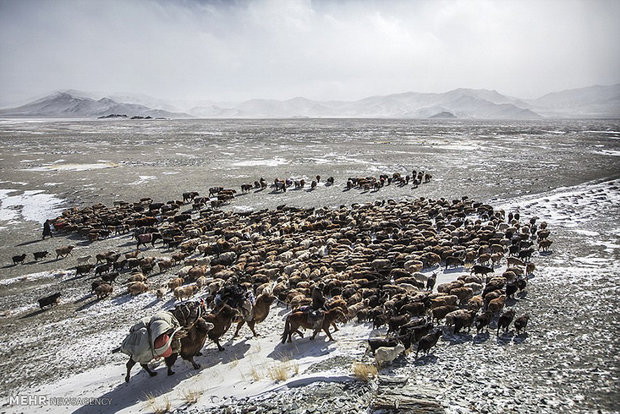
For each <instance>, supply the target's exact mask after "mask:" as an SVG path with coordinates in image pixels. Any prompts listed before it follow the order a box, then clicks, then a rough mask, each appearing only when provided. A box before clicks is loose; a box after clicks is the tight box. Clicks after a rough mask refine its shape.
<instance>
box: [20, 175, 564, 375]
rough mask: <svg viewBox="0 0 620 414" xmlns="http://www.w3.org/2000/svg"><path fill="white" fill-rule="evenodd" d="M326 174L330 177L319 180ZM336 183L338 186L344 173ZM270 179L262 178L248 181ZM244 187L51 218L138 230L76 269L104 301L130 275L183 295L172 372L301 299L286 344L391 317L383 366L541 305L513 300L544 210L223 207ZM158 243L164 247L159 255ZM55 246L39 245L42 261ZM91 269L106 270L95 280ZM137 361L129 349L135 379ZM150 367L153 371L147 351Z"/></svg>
mask: <svg viewBox="0 0 620 414" xmlns="http://www.w3.org/2000/svg"><path fill="white" fill-rule="evenodd" d="M411 177H413V178H411ZM431 178H432V177H431V176H430V174H428V173H424V172H416V171H414V172H413V174H412V176H410V175H405V176H401V175H400V174H398V173H395V174H392V175H389V176H388V175H385V176H380V177H379V178H378V179H377V178H374V177H363V178H361V177H360V178H349V179H348V180H347V184H346V190H350V189H352V188H361V189H363V190H371V189H379V188H381V186H383V185H390V184H397V183H398V184H400V185H403V186H404V185H409V184H410V183H412V185H413V186H417V185H420V184H425V183H428V182H430V180H431ZM318 182H320V177H319V176H317V177H316V180H313V182H312V184H311V189H312V190H314V189H315V188H316V186H317V183H318ZM327 183H328V186H331V185H333V183H334V180H333V178H331V177H330V178H329V179H328V181H327ZM292 185H295V187H296V188H303V187H304V185H305V183H302V182H298V181H297V182H296V181H295V180H286V179H275V180H274V182H273V184H272V185H271V187H272V188H273V191H286V188H287V187H289V186H292ZM265 187H266V182H265V180H264V179H260V180H257V181H256V182H255V183H254V184H253V185H251V184H244V185H243V186H242V188H241V191H250V190H251V189H252V188H255V189H257V191H260V190H262V189H264V188H265ZM235 193H236V191H235V190H233V189H225V188H223V187H212V188H211V189H209V195H208V196H202V197H201V196H200V193H199V192H197V191H188V192H185V193H183V194H182V199H181V200H172V201H168V202H156V201H153V200H152V199H150V198H144V199H141V200H140V201H137V202H125V201H118V202H115V203H114V205H113V206H111V207H107V206H105V205H103V204H101V203H98V204H95V205H92V206H89V207H86V208H82V209H79V208H71V209H68V210H65V211H64V212H63V214H62V215H61V216H60V217H57V218H55V219H54V220H52V225H53V227H54V234H55V237H58V236H61V237H63V236H69V235H72V234H77V235H79V236H81V237H83V238H85V239H87V240H88V241H89V242H90V243H92V244H91V245H90V247H91V248H92V249H96V248H97V242H98V240H101V239H103V238H110V237H118V238H119V241H120V240H126V239H127V237H132V239H133V240H135V243H136V248H135V249H134V248H131V249H129V250H128V251H125V252H121V251H118V250H110V251H100V252H98V253H93V254H92V255H87V256H81V257H77V258H76V259H77V262H78V265H77V266H76V267H75V272H76V277H84V280H85V283H84V289H85V290H91V291H92V292H93V294H94V295H96V297H97V298H98V299H100V300H104V299H105V298H106V297H108V296H110V295H111V294H113V293H114V292H115V291H118V290H119V288H120V289H121V290H122V291H124V293H122V294H128V295H140V294H155V295H156V296H157V297H158V298H160V299H163V298H164V297H166V296H167V295H170V294H172V295H173V296H174V298H175V299H176V300H177V306H175V308H174V309H171V310H170V312H169V313H171V314H172V315H173V316H174V317H175V318H176V320H177V321H178V323H179V328H180V329H178V330H175V331H174V332H168V333H169V334H170V336H173V335H176V336H175V337H174V338H169V339H170V340H171V341H172V345H174V346H172V345H171V351H172V353H170V352H168V354H167V355H163V356H164V357H165V359H166V364H167V366H168V374H169V375H171V374H173V373H174V372H173V371H172V365H173V364H174V361H175V360H176V358H177V357H178V356H181V357H182V358H183V359H186V360H188V361H190V362H191V363H192V365H193V366H194V368H198V367H199V366H200V365H199V364H198V363H197V362H195V361H194V357H196V356H197V355H200V350H201V349H202V348H203V347H204V345H205V342H206V339H207V338H209V339H210V340H211V341H213V342H214V343H215V344H216V345H217V347H218V349H220V350H222V349H223V347H222V346H221V345H220V343H219V339H220V338H221V337H222V335H224V334H225V333H226V332H227V331H228V330H229V328H230V327H231V325H232V324H233V323H237V329H236V332H235V336H236V335H237V334H238V333H239V330H240V329H241V328H242V326H243V325H244V324H247V325H248V326H249V328H250V329H251V331H252V333H253V334H254V335H256V331H255V327H256V325H257V324H260V323H261V322H263V321H264V320H265V319H266V318H267V316H268V315H269V311H270V308H271V307H273V306H286V307H288V308H290V309H291V311H290V314H289V315H288V316H287V317H286V320H285V321H284V324H283V326H282V330H283V333H282V337H281V339H282V342H283V343H285V342H286V341H288V342H291V341H292V340H293V338H294V337H295V335H297V336H298V337H303V331H304V330H305V329H309V330H311V331H313V335H312V339H314V338H315V337H316V336H317V335H319V334H320V333H321V332H324V333H325V335H326V336H327V337H328V339H329V340H337V336H336V335H334V336H332V334H334V333H335V332H336V331H337V330H338V328H337V326H338V324H342V323H365V322H371V323H372V326H373V328H381V327H382V326H387V333H385V334H384V335H381V336H378V337H374V338H370V339H368V347H369V350H370V352H372V353H373V354H374V355H375V358H376V362H377V363H378V364H379V365H384V364H387V363H390V362H392V361H393V360H394V359H395V358H397V357H398V356H399V355H400V354H401V353H403V352H404V351H406V350H415V351H416V358H417V357H418V354H419V353H420V352H422V353H423V354H424V353H428V352H429V351H431V350H432V348H433V347H434V346H435V345H436V344H437V341H438V340H439V338H440V337H441V336H442V334H444V333H446V332H450V331H451V332H453V334H460V332H461V331H462V330H464V329H467V331H470V329H471V328H472V327H473V328H474V329H476V332H477V334H480V333H481V332H483V331H484V330H488V328H489V327H490V326H494V327H495V329H496V330H497V334H498V335H499V334H500V332H502V331H507V330H508V329H510V326H511V324H512V326H513V327H514V329H515V331H516V334H521V333H522V332H524V331H525V329H526V327H527V324H528V321H529V318H530V315H527V314H523V315H518V314H517V313H516V312H515V306H514V305H515V303H517V302H518V298H519V294H520V292H522V291H523V290H525V289H527V281H528V277H529V276H530V275H531V274H532V273H533V272H534V271H535V266H534V264H533V263H532V262H531V257H532V256H533V255H535V253H536V252H537V251H540V250H543V251H546V250H548V248H549V246H550V245H551V243H552V241H551V240H550V239H549V235H550V231H549V229H548V228H547V225H546V223H545V222H539V221H538V219H537V218H536V217H531V218H527V219H525V218H522V217H520V216H519V214H518V213H513V212H508V213H506V212H505V211H503V210H497V209H494V208H493V207H492V206H491V205H488V204H484V203H481V202H476V201H474V200H470V199H469V198H468V197H462V198H459V199H454V200H448V199H444V198H440V199H438V200H434V199H427V198H424V197H420V198H418V199H415V200H412V201H395V200H382V201H375V202H372V203H365V204H353V205H351V206H345V205H342V206H340V207H339V208H327V207H324V208H299V207H289V206H286V205H281V206H279V207H278V208H276V209H273V210H267V209H265V210H260V211H247V212H232V211H226V210H223V209H221V208H220V207H221V206H222V204H223V203H229V202H232V201H233V200H234V194H235ZM128 233H129V234H130V235H131V236H128ZM119 244H120V243H119ZM149 245H150V247H151V248H150V249H149ZM73 247H74V246H73V245H66V246H63V247H60V248H58V249H56V252H55V254H56V259H58V260H60V259H62V258H64V257H67V256H68V255H73V253H72V250H73ZM142 247H144V248H145V249H146V250H144V251H143V250H141V248H142ZM154 249H155V250H156V251H157V256H147V252H148V253H153V250H154ZM94 251H95V250H93V252H94ZM48 254H49V253H48V252H46V251H44V252H34V253H33V256H34V258H35V260H38V259H40V258H44V257H46V256H47V255H48ZM92 256H94V257H92ZM25 257H26V254H25V253H22V254H19V255H16V256H14V257H13V262H14V263H15V264H18V263H23V262H24V259H25ZM92 261H95V262H96V263H92ZM504 266H506V268H504ZM442 267H444V268H445V269H449V268H453V269H454V270H453V271H455V272H457V273H455V277H454V278H453V280H452V281H450V282H447V283H441V284H436V280H437V272H440V271H442ZM504 269H505V270H504ZM459 271H461V272H460V275H458V276H457V274H458V272H459ZM91 272H94V277H95V279H96V280H94V281H92V282H86V280H87V279H86V276H87V275H89V274H90V273H91ZM433 272H434V273H433ZM451 272H452V271H451ZM160 273H169V274H170V278H169V280H167V281H166V282H165V283H163V284H160V285H157V286H156V285H153V284H152V283H150V282H149V279H150V277H151V276H152V275H154V274H160ZM89 280H92V278H91V279H89ZM121 287H122V288H121ZM61 302H62V292H56V293H54V294H52V295H50V296H47V297H44V298H41V299H39V305H40V307H41V308H42V309H43V308H45V307H48V306H50V307H51V306H52V305H54V304H58V303H61ZM52 311H53V310H52ZM157 356H162V355H154V357H157ZM135 363H136V361H134V360H133V359H132V355H130V361H129V362H128V364H127V377H126V380H127V381H129V374H130V370H131V367H132V366H133V365H134V364H135ZM142 366H143V367H144V369H145V370H147V371H148V372H149V374H151V375H154V373H153V371H151V370H150V369H149V368H148V365H147V364H146V363H143V364H142Z"/></svg>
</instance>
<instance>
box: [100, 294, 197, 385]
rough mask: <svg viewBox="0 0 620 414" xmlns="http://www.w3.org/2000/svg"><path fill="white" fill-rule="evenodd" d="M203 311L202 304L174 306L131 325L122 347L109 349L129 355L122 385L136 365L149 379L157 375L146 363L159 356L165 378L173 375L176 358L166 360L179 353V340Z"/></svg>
mask: <svg viewBox="0 0 620 414" xmlns="http://www.w3.org/2000/svg"><path fill="white" fill-rule="evenodd" d="M203 312H204V305H203V304H202V303H200V302H187V303H184V304H182V305H179V306H176V307H175V308H174V309H172V310H171V311H164V312H160V313H158V314H156V315H154V316H153V317H150V318H149V317H147V318H144V319H142V320H140V321H139V322H138V323H137V324H135V325H134V326H132V328H131V329H130V331H129V332H130V333H129V335H128V336H127V337H126V338H125V340H124V341H123V344H122V345H121V346H119V347H118V348H115V349H113V350H112V353H116V352H119V351H122V352H123V353H125V354H127V355H129V361H127V364H126V367H127V374H126V375H125V382H129V378H130V373H131V368H133V366H134V365H136V364H137V363H140V366H141V367H142V368H143V369H144V370H145V371H146V372H147V373H148V374H149V375H150V376H151V377H154V376H156V375H157V372H155V371H152V370H151V369H150V368H149V366H148V365H147V364H148V363H149V362H150V361H152V360H154V359H158V358H162V357H163V358H164V359H165V361H166V366H167V368H168V375H173V374H174V371H172V365H173V364H174V361H175V360H176V356H175V357H174V359H172V358H170V357H172V356H173V355H174V354H178V353H179V352H180V351H181V349H182V345H181V339H182V338H184V337H185V336H187V335H188V331H190V330H191V329H192V328H193V326H194V325H195V324H196V323H198V322H199V320H200V318H201V316H202V314H203ZM207 328H208V325H207ZM194 338H195V337H194ZM169 358H170V359H169Z"/></svg>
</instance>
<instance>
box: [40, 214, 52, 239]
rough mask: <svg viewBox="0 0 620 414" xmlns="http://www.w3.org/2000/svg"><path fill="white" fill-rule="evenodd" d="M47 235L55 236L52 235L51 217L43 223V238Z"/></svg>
mask: <svg viewBox="0 0 620 414" xmlns="http://www.w3.org/2000/svg"><path fill="white" fill-rule="evenodd" d="M46 236H50V237H54V236H53V235H52V226H51V223H50V221H49V219H47V220H45V223H43V240H45V237H46Z"/></svg>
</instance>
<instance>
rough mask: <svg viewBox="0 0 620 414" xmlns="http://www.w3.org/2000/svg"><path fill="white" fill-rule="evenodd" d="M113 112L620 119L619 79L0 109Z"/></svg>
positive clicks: (79, 97)
mask: <svg viewBox="0 0 620 414" xmlns="http://www.w3.org/2000/svg"><path fill="white" fill-rule="evenodd" d="M121 100H122V101H123V102H119V101H121ZM149 102H151V104H149ZM152 107H155V108H156V109H153V108H152ZM162 108H166V109H167V110H164V109H162ZM112 114H117V115H126V116H127V117H134V116H135V117H147V116H148V117H152V118H189V117H197V118H298V117H304V118H305V117H308V118H326V117H335V118H415V119H423V118H463V119H538V118H620V84H616V85H610V86H591V87H587V88H580V89H571V90H565V91H561V92H555V93H550V94H547V95H544V96H542V97H540V98H538V99H530V100H526V99H519V98H514V97H510V96H506V95H502V94H500V93H499V92H497V91H494V90H487V89H454V90H452V91H449V92H444V93H417V92H406V93H400V94H392V95H383V96H371V97H368V98H364V99H360V100H357V101H316V100H310V99H306V98H302V97H297V98H293V99H288V100H272V99H252V100H248V101H244V102H241V103H218V102H209V103H208V104H207V105H201V106H194V107H192V108H190V109H188V110H187V111H185V112H182V111H175V107H174V106H173V105H172V104H169V103H166V102H165V101H163V100H158V99H152V98H151V99H149V98H148V97H145V96H144V95H140V96H138V97H135V98H132V96H131V95H122V96H121V97H115V98H114V99H112V98H109V97H105V98H101V99H93V98H91V97H88V96H85V94H84V93H79V92H76V91H64V92H56V93H54V94H51V95H49V96H46V97H45V98H42V99H39V100H36V101H34V102H31V103H29V104H26V105H23V106H20V107H17V108H9V109H2V110H0V116H1V117H66V118H93V117H106V116H109V115H112Z"/></svg>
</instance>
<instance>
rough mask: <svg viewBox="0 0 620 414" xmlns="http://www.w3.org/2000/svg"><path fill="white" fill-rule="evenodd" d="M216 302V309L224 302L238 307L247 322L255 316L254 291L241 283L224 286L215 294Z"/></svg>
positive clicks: (234, 307) (235, 307)
mask: <svg viewBox="0 0 620 414" xmlns="http://www.w3.org/2000/svg"><path fill="white" fill-rule="evenodd" d="M214 303H215V309H219V308H220V307H221V306H222V305H224V304H226V305H228V306H230V307H231V308H233V309H236V310H237V311H239V313H240V314H241V316H242V317H243V319H244V320H245V321H246V322H250V321H251V320H252V318H253V310H254V303H255V299H254V293H253V292H252V291H251V290H248V289H246V288H245V287H244V286H243V285H241V284H232V285H227V286H224V287H223V288H222V289H220V291H219V292H218V293H217V294H216V295H215V299H214Z"/></svg>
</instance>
